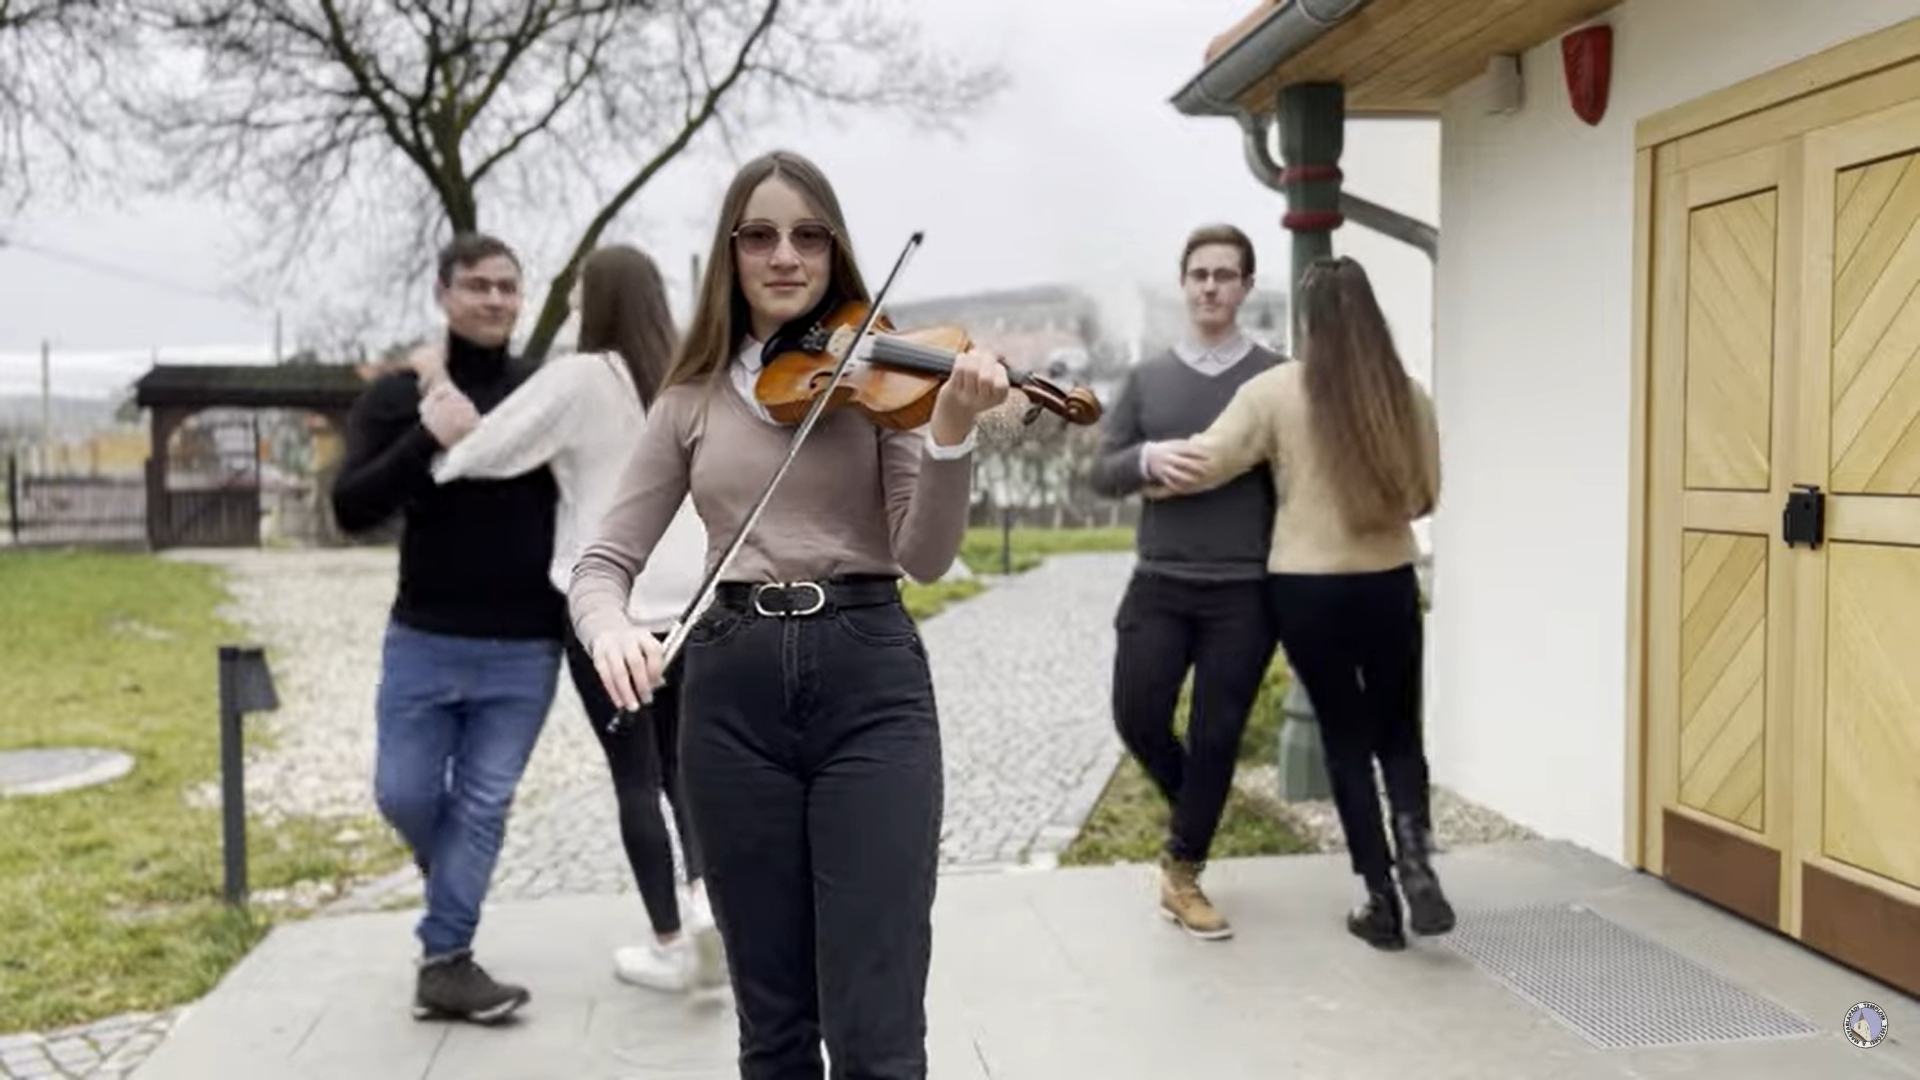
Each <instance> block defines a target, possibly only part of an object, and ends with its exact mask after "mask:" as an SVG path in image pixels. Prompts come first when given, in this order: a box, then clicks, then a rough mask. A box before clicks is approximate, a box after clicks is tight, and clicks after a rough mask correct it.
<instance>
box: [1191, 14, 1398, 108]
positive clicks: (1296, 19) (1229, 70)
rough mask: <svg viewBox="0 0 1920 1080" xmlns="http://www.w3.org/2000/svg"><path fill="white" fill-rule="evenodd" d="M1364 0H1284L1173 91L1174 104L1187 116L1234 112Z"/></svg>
mask: <svg viewBox="0 0 1920 1080" xmlns="http://www.w3.org/2000/svg"><path fill="white" fill-rule="evenodd" d="M1367 2H1368V0H1286V2H1284V3H1282V4H1281V5H1280V6H1279V7H1277V8H1274V9H1273V12H1272V14H1270V15H1268V16H1267V17H1266V18H1265V19H1263V20H1261V21H1260V22H1259V23H1258V24H1257V25H1255V26H1254V28H1253V29H1251V30H1249V31H1247V32H1246V33H1245V34H1242V35H1241V36H1240V39H1239V40H1238V41H1235V42H1234V43H1233V44H1232V45H1229V46H1228V47H1227V49H1226V51H1225V52H1222V53H1221V54H1220V55H1219V56H1217V57H1215V58H1214V59H1213V61H1212V62H1210V63H1209V64H1207V66H1206V67H1204V68H1201V69H1200V73H1199V74H1198V75H1195V76H1194V77H1193V78H1192V79H1190V80H1188V82H1187V85H1185V86H1183V87H1181V88H1180V90H1179V92H1178V93H1176V94H1174V95H1173V107H1174V108H1175V109H1178V110H1179V111H1180V112H1181V113H1182V114H1183V115H1186V116H1234V115H1236V114H1237V113H1239V112H1240V111H1241V107H1240V98H1241V96H1242V95H1244V94H1245V93H1246V92H1247V91H1248V90H1249V89H1251V88H1252V87H1253V85H1254V84H1255V83H1257V82H1259V81H1260V80H1261V79H1263V78H1265V77H1266V76H1267V74H1268V73H1269V72H1271V71H1272V70H1273V69H1274V68H1275V67H1276V66H1277V65H1279V64H1280V63H1281V62H1283V61H1285V60H1287V59H1288V58H1290V57H1292V56H1293V55H1294V54H1295V53H1298V52H1299V51H1300V50H1301V49H1304V48H1306V47H1307V46H1308V45H1311V44H1313V42H1314V41H1315V40H1316V39H1318V38H1319V37H1320V35H1322V34H1324V33H1326V32H1327V31H1328V30H1331V29H1332V28H1333V27H1334V26H1335V25H1337V24H1338V23H1340V22H1341V21H1342V20H1344V19H1346V18H1347V17H1348V16H1349V15H1352V14H1353V13H1354V12H1356V11H1358V10H1360V9H1361V8H1363V7H1365V6H1366V5H1367Z"/></svg>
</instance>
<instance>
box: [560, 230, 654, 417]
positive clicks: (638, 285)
mask: <svg viewBox="0 0 1920 1080" xmlns="http://www.w3.org/2000/svg"><path fill="white" fill-rule="evenodd" d="M678 337H679V335H678V333H677V332H676V331H675V329H674V325H673V310H672V309H671V308H670V307H669V306H668V304H667V283H666V281H665V280H664V279H663V278H661V276H660V268H659V267H658V266H655V265H654V262H653V260H652V259H651V258H649V257H648V256H647V253H646V252H644V251H641V250H640V249H638V248H634V247H628V246H627V245H625V244H610V245H608V246H606V247H602V248H595V249H594V251H593V253H592V254H590V255H588V256H587V258H586V260H585V262H583V263H582V264H581V266H580V341H579V345H578V348H579V350H580V351H581V352H609V351H611V352H616V353H619V354H620V359H622V360H624V361H626V364H627V371H628V372H629V373H631V374H632V375H633V386H634V389H635V390H637V391H639V393H640V404H641V405H643V406H645V407H646V408H649V409H651V408H653V399H654V398H655V397H656V396H658V395H659V393H660V389H661V387H662V385H663V384H664V383H665V382H666V378H667V370H668V368H669V367H670V366H671V365H672V363H673V353H674V349H675V348H676V347H677V346H678V344H679V342H678V340H677V339H678Z"/></svg>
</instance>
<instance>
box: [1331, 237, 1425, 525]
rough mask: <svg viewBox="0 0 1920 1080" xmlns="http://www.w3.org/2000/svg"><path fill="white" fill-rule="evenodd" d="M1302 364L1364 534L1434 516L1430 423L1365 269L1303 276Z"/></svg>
mask: <svg viewBox="0 0 1920 1080" xmlns="http://www.w3.org/2000/svg"><path fill="white" fill-rule="evenodd" d="M1299 294H1300V311H1299V315H1298V318H1299V320H1300V321H1299V327H1300V338H1301V350H1300V358H1301V360H1302V361H1304V362H1305V364H1306V367H1305V369H1304V372H1303V375H1302V378H1303V379H1304V381H1305V387H1306V393H1307V404H1308V406H1309V414H1308V415H1309V421H1310V425H1311V426H1310V434H1311V436H1312V438H1313V440H1314V448H1315V450H1316V451H1317V454H1318V457H1319V458H1320V461H1321V462H1322V463H1323V465H1324V467H1325V468H1326V469H1327V470H1328V472H1329V473H1330V475H1331V477H1332V480H1333V484H1334V490H1335V492H1336V493H1337V495H1338V498H1339V502H1340V510H1341V513H1342V516H1343V517H1344V518H1345V519H1346V522H1347V525H1348V526H1349V527H1350V528H1352V529H1355V530H1357V531H1362V532H1365V531H1368V530H1372V529H1385V528H1392V527H1394V526H1397V525H1402V524H1405V523H1406V522H1407V521H1409V520H1410V519H1413V518H1418V517H1424V516H1426V515H1427V514H1428V513H1431V512H1432V510H1433V505H1434V502H1435V501H1436V499H1437V498H1438V493H1437V492H1435V491H1434V490H1433V481H1432V477H1431V474H1430V472H1429V465H1430V464H1431V463H1430V462H1428V461H1427V442H1426V432H1425V420H1424V418H1423V417H1422V415H1421V412H1420V407H1419V405H1418V403H1417V402H1416V401H1415V400H1414V393H1413V380H1412V378H1411V377H1410V376H1408V374H1407V370H1406V368H1405V367H1404V366H1402V364H1401V362H1400V353H1399V350H1397V349H1395V348H1394V345H1393V334H1392V333H1391V332H1390V331H1389V330H1388V329H1387V320H1386V317H1385V316H1384V315H1382V314H1381V312H1380V304H1379V302H1378V301H1377V300H1375V299H1374V295H1373V285H1372V284H1371V283H1369V282H1368V280H1367V272H1366V271H1365V270H1363V269H1361V267H1360V264H1359V263H1357V262H1355V261H1353V260H1352V259H1349V258H1346V257H1344V256H1342V257H1341V258H1337V259H1316V260H1314V261H1313V262H1312V263H1311V264H1310V265H1308V267H1307V269H1306V272H1305V273H1303V274H1302V275H1301V277H1300V289H1299Z"/></svg>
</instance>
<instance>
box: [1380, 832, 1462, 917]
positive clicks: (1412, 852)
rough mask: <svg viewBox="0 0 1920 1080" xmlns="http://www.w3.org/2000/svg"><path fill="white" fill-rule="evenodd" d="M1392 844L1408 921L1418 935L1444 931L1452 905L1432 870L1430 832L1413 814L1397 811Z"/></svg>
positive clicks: (1451, 912) (1450, 914)
mask: <svg viewBox="0 0 1920 1080" xmlns="http://www.w3.org/2000/svg"><path fill="white" fill-rule="evenodd" d="M1393 839H1394V847H1395V848H1396V849H1397V851H1398V854H1399V859H1398V863H1399V865H1398V867H1397V869H1398V871H1399V875H1400V888H1401V889H1402V890H1403V891H1405V892H1406V894H1407V913H1408V919H1407V921H1408V923H1409V924H1411V925H1412V927H1413V932H1414V933H1416V934H1421V935H1432V934H1444V933H1446V932H1447V931H1449V930H1451V929H1453V905H1452V904H1449V903H1447V896H1446V894H1445V893H1443V892H1441V891H1440V878H1439V877H1438V876H1437V875H1435V874H1434V872H1433V862H1432V858H1431V856H1432V852H1433V834H1432V832H1431V831H1430V830H1428V829H1427V828H1426V827H1425V826H1423V825H1421V824H1420V823H1419V821H1418V820H1416V819H1415V818H1413V817H1411V816H1409V815H1406V814H1396V815H1394V818H1393Z"/></svg>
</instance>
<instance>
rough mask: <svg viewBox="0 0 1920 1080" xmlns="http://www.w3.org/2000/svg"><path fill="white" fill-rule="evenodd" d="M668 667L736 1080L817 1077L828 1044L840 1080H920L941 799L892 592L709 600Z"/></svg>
mask: <svg viewBox="0 0 1920 1080" xmlns="http://www.w3.org/2000/svg"><path fill="white" fill-rule="evenodd" d="M816 604H817V605H818V610H810V609H813V608H814V607H815V606H816ZM782 611H786V612H790V613H788V614H780V613H779V612H782ZM683 655H684V657H685V660H686V686H685V690H684V696H683V698H682V708H683V712H684V715H685V719H686V727H685V733H684V736H683V744H682V750H683V753H684V768H685V770H686V779H687V790H688V793H689V795H690V796H691V798H692V804H693V821H694V828H695V829H696V830H697V831H698V832H699V834H700V840H701V842H702V844H703V845H704V850H705V854H706V858H707V891H708V896H709V897H710V898H711V899H712V902H713V910H714V918H715V920H716V921H717V922H718V923H719V927H720V934H721V937H722V939H723V940H724V942H725V944H726V950H727V960H728V965H729V969H730V975H731V978H732V981H733V990H734V1000H735V1004H736V1010H737V1012H738V1015H739V1021H740V1075H741V1076H742V1077H743V1078H745V1080H809V1078H816V1077H822V1076H824V1075H825V1073H824V1072H823V1070H822V1064H821V1057H820V1048H821V1039H822V1035H823V1033H824V1037H825V1042H826V1047H827V1052H828V1053H829V1054H830V1055H831V1057H832V1059H833V1076H834V1077H835V1078H836V1080H921V1078H923V1077H925V1076H926V1074H927V1059H926V1029H927V1025H926V1010H925V1004H924V998H925V994H926V985H927V969H928V965H929V963H930V961H931V957H932V947H933V925H932V909H933V898H934V887H935V877H936V873H937V870H938V865H939V851H940V823H941V814H942V810H943V806H942V797H943V780H942V775H941V754H940V727H939V721H938V719H937V717H936V715H935V710H934V698H933V682H932V678H931V674H930V672H929V670H928V666H927V655H926V650H925V647H924V646H923V645H922V643H921V640H920V635H919V632H918V629H917V627H916V626H915V625H914V622H913V619H912V617H911V616H909V615H908V614H907V611H906V608H905V607H904V606H902V604H901V602H900V596H899V586H898V584H897V582H895V581H894V580H893V579H890V578H881V579H874V578H865V579H859V580H848V581H845V582H840V583H829V584H828V585H827V586H826V587H825V588H824V589H822V590H820V591H818V592H816V591H815V587H814V586H812V585H802V586H797V587H792V588H789V589H787V590H782V589H778V588H775V589H772V590H770V591H766V592H759V593H755V592H753V591H751V590H750V589H749V588H748V587H746V586H744V585H737V584H728V585H724V586H722V588H721V591H720V594H719V596H718V597H717V599H716V602H715V603H714V605H713V606H712V608H710V609H709V611H708V613H707V614H706V615H705V616H704V617H703V618H702V619H701V621H700V622H699V624H698V625H697V626H696V627H695V629H694V631H693V632H692V634H691V635H689V637H688V644H687V648H686V651H685V653H684V654H683Z"/></svg>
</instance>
